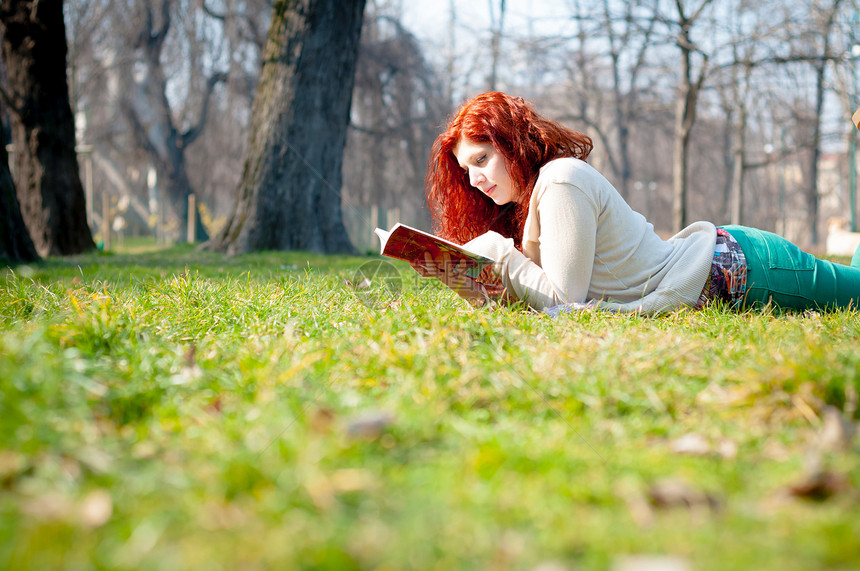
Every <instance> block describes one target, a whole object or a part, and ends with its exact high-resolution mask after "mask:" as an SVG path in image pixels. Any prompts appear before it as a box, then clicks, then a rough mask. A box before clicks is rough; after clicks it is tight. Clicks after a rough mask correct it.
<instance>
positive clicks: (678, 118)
mask: <svg viewBox="0 0 860 571" xmlns="http://www.w3.org/2000/svg"><path fill="white" fill-rule="evenodd" d="M681 52H682V53H681V85H680V86H679V88H678V99H677V101H676V103H675V129H674V149H673V154H672V229H673V230H674V231H675V232H678V231H680V230H681V229H682V228H684V227H685V226H686V225H687V164H688V156H687V155H688V154H689V148H690V130H691V128H692V126H693V118H694V116H695V105H696V94H695V92H694V86H693V82H692V81H691V79H690V74H691V72H690V50H689V49H687V48H683V47H682V48H681Z"/></svg>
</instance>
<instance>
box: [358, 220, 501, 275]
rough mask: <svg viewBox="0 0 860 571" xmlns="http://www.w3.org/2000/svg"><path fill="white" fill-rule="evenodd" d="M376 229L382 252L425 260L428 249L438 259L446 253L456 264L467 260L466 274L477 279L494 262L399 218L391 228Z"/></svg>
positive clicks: (392, 255) (409, 258)
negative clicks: (403, 222) (409, 224)
mask: <svg viewBox="0 0 860 571" xmlns="http://www.w3.org/2000/svg"><path fill="white" fill-rule="evenodd" d="M374 233H375V234H376V235H377V236H378V237H379V242H380V244H381V245H382V246H381V247H380V253H381V254H382V255H383V256H390V257H392V258H397V259H398V260H405V261H407V262H410V263H412V262H417V263H420V264H423V263H424V252H429V253H430V257H431V258H433V259H434V260H442V259H443V258H444V254H448V255H449V256H450V257H451V263H452V264H460V263H462V262H463V261H464V260H465V261H466V275H468V276H470V277H473V278H475V279H480V277H481V272H482V270H483V269H484V268H486V267H488V266H492V265H493V260H491V259H490V258H488V257H486V256H482V255H481V254H476V253H474V252H470V251H469V250H467V249H465V248H463V247H462V246H460V245H458V244H455V243H454V242H450V241H448V240H444V239H442V238H439V237H438V236H434V235H433V234H428V233H427V232H423V231H421V230H418V229H417V228H412V227H411V226H406V225H405V224H400V223H399V222H398V223H397V224H395V225H394V227H393V228H392V229H391V230H390V231H387V232H386V231H385V230H383V229H382V228H377V229H376V230H374Z"/></svg>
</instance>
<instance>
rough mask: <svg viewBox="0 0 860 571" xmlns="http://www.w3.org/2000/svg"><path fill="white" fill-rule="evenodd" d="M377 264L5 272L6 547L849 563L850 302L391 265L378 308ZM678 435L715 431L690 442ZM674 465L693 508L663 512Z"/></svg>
mask: <svg viewBox="0 0 860 571" xmlns="http://www.w3.org/2000/svg"><path fill="white" fill-rule="evenodd" d="M367 260H368V258H357V257H322V256H315V255H310V254H303V253H262V254H256V255H248V256H238V257H233V258H223V257H221V256H218V255H215V254H209V253H201V252H196V251H194V250H191V249H189V248H174V249H171V250H168V251H142V252H140V253H134V254H93V255H88V256H82V257H80V258H74V259H63V260H54V259H52V260H48V261H45V262H43V263H40V264H38V265H34V266H29V267H18V268H15V269H13V270H8V271H6V273H5V275H3V276H0V386H1V387H2V390H0V567H2V568H32V569H42V568H64V569H91V568H97V569H159V570H160V569H189V568H191V569H207V570H208V569H265V568H278V569H289V568H304V569H408V568H412V569H532V568H535V567H536V566H538V565H540V564H545V567H544V568H554V569H555V568H559V569H574V568H575V569H579V568H595V569H603V568H607V567H610V566H612V565H614V564H617V563H619V562H621V561H623V558H624V557H625V556H628V555H635V554H662V555H670V556H675V557H678V558H681V559H682V560H684V561H686V562H688V563H689V564H690V565H691V567H692V568H695V569H737V568H756V569H757V568H774V569H795V568H797V569H799V568H807V569H809V568H823V567H828V568H856V567H857V566H858V565H860V540H858V537H860V517H857V513H858V510H860V500H858V492H857V490H858V486H860V461H858V455H857V443H856V439H855V443H854V444H853V447H852V448H849V449H847V450H840V449H835V448H830V447H824V448H822V447H821V446H819V445H817V444H816V434H817V433H818V432H819V430H820V426H821V419H822V411H823V409H824V407H825V406H826V405H828V404H829V405H833V406H835V407H837V408H838V409H839V410H841V411H843V415H845V414H847V415H851V414H855V415H856V409H857V406H856V399H857V397H856V395H857V392H858V389H860V352H858V346H860V344H858V341H860V316H858V314H857V313H854V312H839V313H832V314H815V313H812V314H806V315H777V314H774V313H772V312H755V313H742V314H737V313H732V312H730V311H727V310H725V309H723V308H713V309H709V310H706V311H702V312H698V313H696V312H690V311H681V312H678V313H675V314H673V315H669V316H666V317H661V318H642V317H636V316H615V315H608V314H600V313H592V312H587V313H582V314H569V315H564V316H561V317H560V318H557V319H551V318H549V317H547V316H545V315H542V314H537V313H534V312H529V311H525V310H523V309H522V308H518V307H503V308H495V309H481V310H473V309H472V308H470V307H469V306H467V305H466V304H465V303H464V302H461V301H460V300H459V299H458V298H456V297H455V296H454V295H453V294H451V293H450V292H448V291H447V290H445V289H444V288H442V287H440V286H438V287H437V286H436V285H435V283H433V282H430V281H426V280H419V279H418V278H417V276H416V275H415V274H414V272H412V271H411V269H410V268H408V266H405V265H400V266H397V267H398V268H399V269H400V271H401V273H402V276H403V290H402V292H401V296H400V299H399V301H398V302H395V303H392V304H388V305H381V306H380V307H379V308H376V309H374V308H369V307H368V306H366V305H365V304H364V303H362V300H361V299H360V298H359V297H357V296H356V295H355V292H354V291H353V290H352V288H351V286H350V285H349V282H350V281H355V279H354V278H355V273H356V270H357V269H358V268H359V267H360V266H361V264H362V263H364V262H366V261H367ZM844 411H847V413H845V412H844ZM690 433H697V434H699V435H701V436H702V437H703V438H704V439H705V441H706V442H707V443H708V444H709V445H710V451H709V452H708V453H706V454H704V455H689V454H679V453H676V452H674V451H673V447H672V443H673V442H674V441H675V439H677V438H679V437H681V436H684V435H688V434H690ZM720 443H723V444H724V445H726V446H728V448H727V450H728V452H725V453H723V454H722V455H721V454H719V453H718V452H717V451H718V448H719V444H720ZM733 448H734V450H735V451H736V452H733V451H732V449H733ZM811 456H816V457H818V459H819V461H820V463H821V466H822V467H823V469H825V470H827V471H828V472H829V473H832V474H835V475H836V476H837V477H838V478H840V479H841V481H842V485H841V487H839V488H838V489H837V490H836V491H835V493H834V494H833V495H832V496H831V497H829V498H828V499H826V500H823V501H812V500H808V499H804V498H802V497H795V496H791V495H790V494H789V493H788V490H789V489H790V487H791V486H793V485H795V484H797V483H798V482H801V481H802V480H804V478H805V477H806V476H805V473H806V471H807V470H808V466H809V464H810V461H809V458H810V457H811ZM667 480H672V481H680V482H684V483H685V484H686V486H687V487H688V490H690V491H688V492H687V493H686V494H685V499H686V500H687V502H688V503H690V504H692V505H691V506H686V505H678V506H674V507H661V506H659V505H658V504H659V502H657V501H656V499H655V496H656V493H657V492H656V490H657V488H658V486H659V484H660V483H661V482H665V481H667ZM702 498H710V500H709V501H708V502H706V501H703V500H702ZM551 564H555V565H556V566H555V567H552V565H551Z"/></svg>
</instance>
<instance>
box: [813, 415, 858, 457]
mask: <svg viewBox="0 0 860 571" xmlns="http://www.w3.org/2000/svg"><path fill="white" fill-rule="evenodd" d="M856 432H857V424H856V423H854V422H852V421H851V420H849V419H847V418H845V417H844V416H843V414H842V412H841V411H840V410H839V409H838V408H836V407H835V406H825V407H824V409H823V410H822V411H821V429H820V430H819V431H818V438H817V439H818V442H817V444H818V446H819V447H820V448H822V449H824V450H842V451H844V450H849V449H850V448H851V441H852V440H853V438H854V435H855V434H856Z"/></svg>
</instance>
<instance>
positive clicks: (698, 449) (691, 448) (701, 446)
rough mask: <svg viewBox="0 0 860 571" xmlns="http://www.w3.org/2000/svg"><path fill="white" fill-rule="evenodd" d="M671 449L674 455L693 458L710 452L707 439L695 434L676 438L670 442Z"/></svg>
mask: <svg viewBox="0 0 860 571" xmlns="http://www.w3.org/2000/svg"><path fill="white" fill-rule="evenodd" d="M671 448H672V452H674V453H675V454H692V455H694V456H704V455H706V454H708V453H710V451H711V445H710V443H709V442H708V439H707V438H705V437H704V436H702V435H701V434H696V433H695V432H691V433H689V434H685V435H683V436H681V437H679V438H676V439H675V440H673V441H672V445H671Z"/></svg>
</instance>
